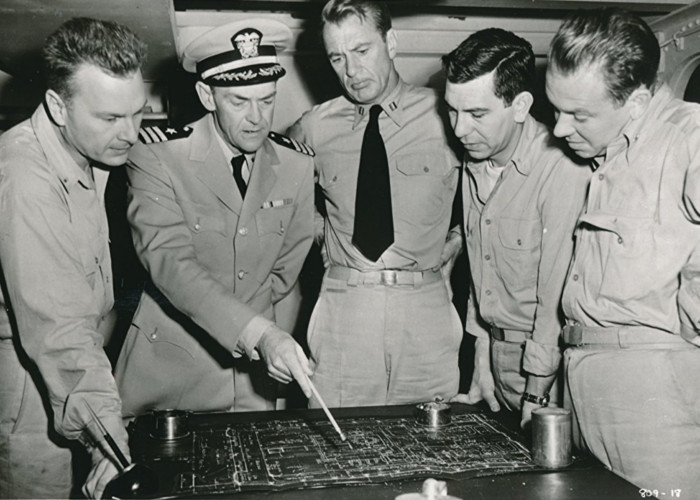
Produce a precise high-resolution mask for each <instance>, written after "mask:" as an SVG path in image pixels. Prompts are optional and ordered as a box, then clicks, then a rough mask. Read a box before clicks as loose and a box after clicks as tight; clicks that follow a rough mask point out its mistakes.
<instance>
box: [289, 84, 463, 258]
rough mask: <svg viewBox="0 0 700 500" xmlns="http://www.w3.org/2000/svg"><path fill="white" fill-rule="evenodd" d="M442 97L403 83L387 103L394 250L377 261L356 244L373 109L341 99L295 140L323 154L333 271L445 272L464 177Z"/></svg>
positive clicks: (310, 115)
mask: <svg viewBox="0 0 700 500" xmlns="http://www.w3.org/2000/svg"><path fill="white" fill-rule="evenodd" d="M440 104H441V100H440V99H439V97H438V95H437V94H436V93H435V92H434V91H432V90H430V89H426V88H420V87H414V86H412V85H409V84H407V83H405V82H403V81H400V82H399V84H398V85H397V86H396V89H395V90H394V91H393V92H392V93H391V94H390V95H389V96H388V97H387V99H386V100H385V101H384V102H383V103H382V108H383V109H384V111H385V112H384V113H382V114H381V115H380V116H379V129H380V132H381V134H382V138H383V139H384V144H385V147H386V152H387V158H388V160H389V169H390V176H391V199H392V208H393V218H394V244H393V245H391V246H390V247H389V248H388V249H387V250H386V251H385V252H384V254H383V255H382V257H380V259H379V260H378V261H377V262H372V261H370V260H368V259H367V258H366V257H365V256H364V255H362V253H361V252H360V251H359V250H358V249H357V248H355V246H354V245H353V244H352V233H353V224H354V220H355V192H356V189H357V173H358V169H359V164H360V151H361V149H362V139H363V136H364V133H365V127H366V126H367V121H368V119H369V108H370V106H362V105H356V104H353V103H352V102H350V101H349V100H347V99H346V98H345V97H338V98H336V99H332V100H330V101H328V102H325V103H323V104H320V105H318V106H315V107H314V108H312V109H311V110H310V111H308V112H307V113H305V114H304V115H303V116H302V117H301V118H300V119H299V120H298V121H297V123H295V124H294V125H293V126H292V128H291V129H290V131H289V134H290V135H291V136H292V137H294V138H295V139H298V140H300V141H302V142H305V143H307V144H308V145H310V146H311V147H312V148H313V149H314V150H315V151H316V157H315V171H316V179H317V182H318V184H319V186H320V187H321V190H322V191H323V194H324V196H325V208H326V211H327V217H326V219H325V228H324V241H325V243H324V250H325V252H326V256H327V259H328V263H329V264H330V265H339V266H346V267H351V268H354V269H359V270H361V271H366V270H373V269H404V270H411V271H420V270H426V269H431V268H436V267H438V266H439V265H440V254H441V252H442V249H443V248H444V246H445V239H446V237H447V232H448V228H449V224H450V215H451V211H452V202H453V200H454V195H455V192H456V189H457V183H458V177H459V164H460V162H459V160H458V158H457V156H456V155H455V153H454V151H453V150H452V149H451V148H450V146H449V145H448V138H447V137H448V136H447V135H446V126H447V127H449V124H445V123H444V122H443V121H442V119H441V117H440V115H439V114H438V113H437V109H438V107H439V105H440Z"/></svg>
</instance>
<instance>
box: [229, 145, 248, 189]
mask: <svg viewBox="0 0 700 500" xmlns="http://www.w3.org/2000/svg"><path fill="white" fill-rule="evenodd" d="M244 163H245V155H239V156H234V157H233V158H232V159H231V165H232V166H233V178H234V179H235V180H236V184H238V190H239V191H240V192H241V198H245V190H246V188H247V186H246V184H245V181H244V180H243V164H244Z"/></svg>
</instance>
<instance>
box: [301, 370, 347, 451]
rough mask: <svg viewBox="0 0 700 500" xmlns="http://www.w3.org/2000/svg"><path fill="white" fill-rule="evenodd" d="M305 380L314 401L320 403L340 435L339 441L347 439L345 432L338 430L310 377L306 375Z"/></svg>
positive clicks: (336, 423)
mask: <svg viewBox="0 0 700 500" xmlns="http://www.w3.org/2000/svg"><path fill="white" fill-rule="evenodd" d="M306 381H307V382H308V383H309V387H311V392H313V394H314V397H315V398H316V401H318V403H319V404H320V405H321V408H323V411H325V412H326V416H327V417H328V420H330V421H331V424H333V428H334V429H335V432H337V433H338V435H339V436H340V440H341V441H347V439H348V438H347V436H345V433H343V431H341V430H340V427H338V422H336V421H335V419H334V418H333V415H331V412H330V410H329V409H328V407H327V406H326V403H325V402H324V401H323V398H322V397H321V395H320V394H319V393H318V390H316V387H315V386H314V384H313V382H311V379H310V378H309V377H306Z"/></svg>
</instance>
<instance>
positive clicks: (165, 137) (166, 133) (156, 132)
mask: <svg viewBox="0 0 700 500" xmlns="http://www.w3.org/2000/svg"><path fill="white" fill-rule="evenodd" d="M191 133H192V127H179V128H175V127H166V128H162V127H159V126H157V125H155V126H153V127H143V128H142V129H141V130H139V140H140V141H141V142H143V143H144V144H154V143H156V142H165V141H171V140H173V139H183V138H185V137H189V136H190V134H191Z"/></svg>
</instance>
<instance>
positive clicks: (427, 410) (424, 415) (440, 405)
mask: <svg viewBox="0 0 700 500" xmlns="http://www.w3.org/2000/svg"><path fill="white" fill-rule="evenodd" d="M416 409H417V410H418V421H419V422H421V423H423V424H427V426H428V427H430V428H432V429H437V428H438V427H442V426H443V425H447V424H449V423H450V409H451V406H450V404H449V403H445V402H443V401H442V399H441V398H435V401H429V402H427V403H420V404H418V405H416Z"/></svg>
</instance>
